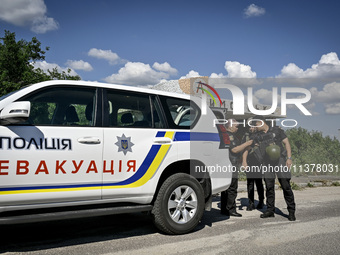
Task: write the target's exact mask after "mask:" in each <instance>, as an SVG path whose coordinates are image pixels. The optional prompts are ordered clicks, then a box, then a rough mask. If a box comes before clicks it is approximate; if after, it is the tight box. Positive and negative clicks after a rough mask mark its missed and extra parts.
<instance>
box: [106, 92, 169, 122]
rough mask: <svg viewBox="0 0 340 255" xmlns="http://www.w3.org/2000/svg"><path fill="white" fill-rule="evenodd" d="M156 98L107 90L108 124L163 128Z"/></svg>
mask: <svg viewBox="0 0 340 255" xmlns="http://www.w3.org/2000/svg"><path fill="white" fill-rule="evenodd" d="M156 104H157V103H156V100H155V98H153V97H150V96H149V95H148V94H143V93H134V92H128V91H117V90H107V107H108V126H110V127H126V128H163V127H164V122H163V121H162V118H161V116H160V112H159V111H160V110H159V107H157V106H156Z"/></svg>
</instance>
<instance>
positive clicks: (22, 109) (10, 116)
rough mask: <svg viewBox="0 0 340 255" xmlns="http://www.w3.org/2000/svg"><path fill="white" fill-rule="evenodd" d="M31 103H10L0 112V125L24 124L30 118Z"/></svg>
mask: <svg viewBox="0 0 340 255" xmlns="http://www.w3.org/2000/svg"><path fill="white" fill-rule="evenodd" d="M30 110H31V103H30V102H29V101H22V102H14V103H11V104H9V105H7V106H5V108H3V109H2V111H1V112H0V124H2V125H9V124H18V123H20V122H25V121H26V120H27V119H28V117H29V116H30Z"/></svg>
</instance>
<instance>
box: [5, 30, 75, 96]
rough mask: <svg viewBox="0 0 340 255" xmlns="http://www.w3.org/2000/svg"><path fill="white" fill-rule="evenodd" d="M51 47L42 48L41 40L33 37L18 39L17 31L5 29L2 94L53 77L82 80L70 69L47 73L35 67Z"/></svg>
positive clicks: (54, 70) (55, 69)
mask: <svg viewBox="0 0 340 255" xmlns="http://www.w3.org/2000/svg"><path fill="white" fill-rule="evenodd" d="M48 50H49V47H46V48H45V49H42V47H41V42H40V41H39V40H38V39H37V38H36V37H33V38H32V40H31V41H29V42H28V41H26V40H23V39H21V40H19V41H16V38H15V33H11V32H10V31H7V30H5V36H4V37H3V38H0V96H2V95H4V94H7V93H10V92H12V91H14V90H18V89H20V88H21V87H23V86H26V85H29V84H33V83H37V82H41V81H46V80H52V79H69V80H80V77H79V76H78V75H77V76H72V75H70V71H71V70H68V71H67V72H64V71H63V72H62V73H60V72H58V70H57V68H54V69H53V70H49V71H48V72H47V73H45V72H44V71H43V70H41V69H39V68H38V69H34V66H33V64H34V62H36V61H41V60H45V53H46V51H48Z"/></svg>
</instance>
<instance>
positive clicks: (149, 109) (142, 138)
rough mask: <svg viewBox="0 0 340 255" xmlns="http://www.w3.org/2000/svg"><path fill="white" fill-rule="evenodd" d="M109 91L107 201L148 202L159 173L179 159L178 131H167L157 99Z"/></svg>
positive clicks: (105, 131) (104, 193)
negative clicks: (177, 149)
mask: <svg viewBox="0 0 340 255" xmlns="http://www.w3.org/2000/svg"><path fill="white" fill-rule="evenodd" d="M106 92H107V94H106V99H104V100H105V101H106V106H105V107H104V110H105V109H106V121H107V123H106V126H107V127H106V128H105V129H104V140H105V144H104V152H103V154H104V157H103V160H104V162H103V165H104V167H103V190H102V194H103V199H117V200H118V201H120V202H123V201H130V202H143V201H144V202H145V201H146V200H145V197H146V196H149V197H151V198H152V196H153V192H154V190H155V189H156V186H157V180H156V179H157V178H153V177H154V176H155V174H156V173H157V174H159V173H160V172H161V170H162V168H163V167H164V166H166V165H167V164H168V163H169V162H171V160H173V161H175V158H176V159H177V151H176V149H175V147H174V146H173V140H172V139H173V134H174V132H171V131H169V130H165V124H164V118H162V114H161V110H160V105H159V104H158V102H157V98H156V96H153V95H149V94H147V93H140V92H131V91H124V90H114V89H108V90H107V91H106ZM165 156H166V157H165ZM162 163H164V164H162ZM150 180H151V181H150Z"/></svg>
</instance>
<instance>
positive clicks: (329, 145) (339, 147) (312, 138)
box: [287, 127, 340, 174]
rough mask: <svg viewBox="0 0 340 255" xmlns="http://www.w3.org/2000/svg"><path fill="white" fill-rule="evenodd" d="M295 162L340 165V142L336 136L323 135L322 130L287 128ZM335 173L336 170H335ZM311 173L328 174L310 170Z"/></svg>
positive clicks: (298, 163) (296, 163)
mask: <svg viewBox="0 0 340 255" xmlns="http://www.w3.org/2000/svg"><path fill="white" fill-rule="evenodd" d="M287 136H288V138H289V141H290V144H291V147H292V155H293V162H294V164H295V165H296V166H299V165H304V164H321V165H322V164H327V165H329V164H331V165H333V166H338V167H339V166H340V142H339V140H338V139H336V138H335V137H334V138H333V139H332V138H330V137H329V136H326V137H323V136H322V133H321V132H317V131H308V130H307V129H304V128H301V127H299V128H292V129H289V130H287ZM333 173H334V172H333ZM309 174H326V173H325V172H315V171H314V172H310V173H309Z"/></svg>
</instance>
